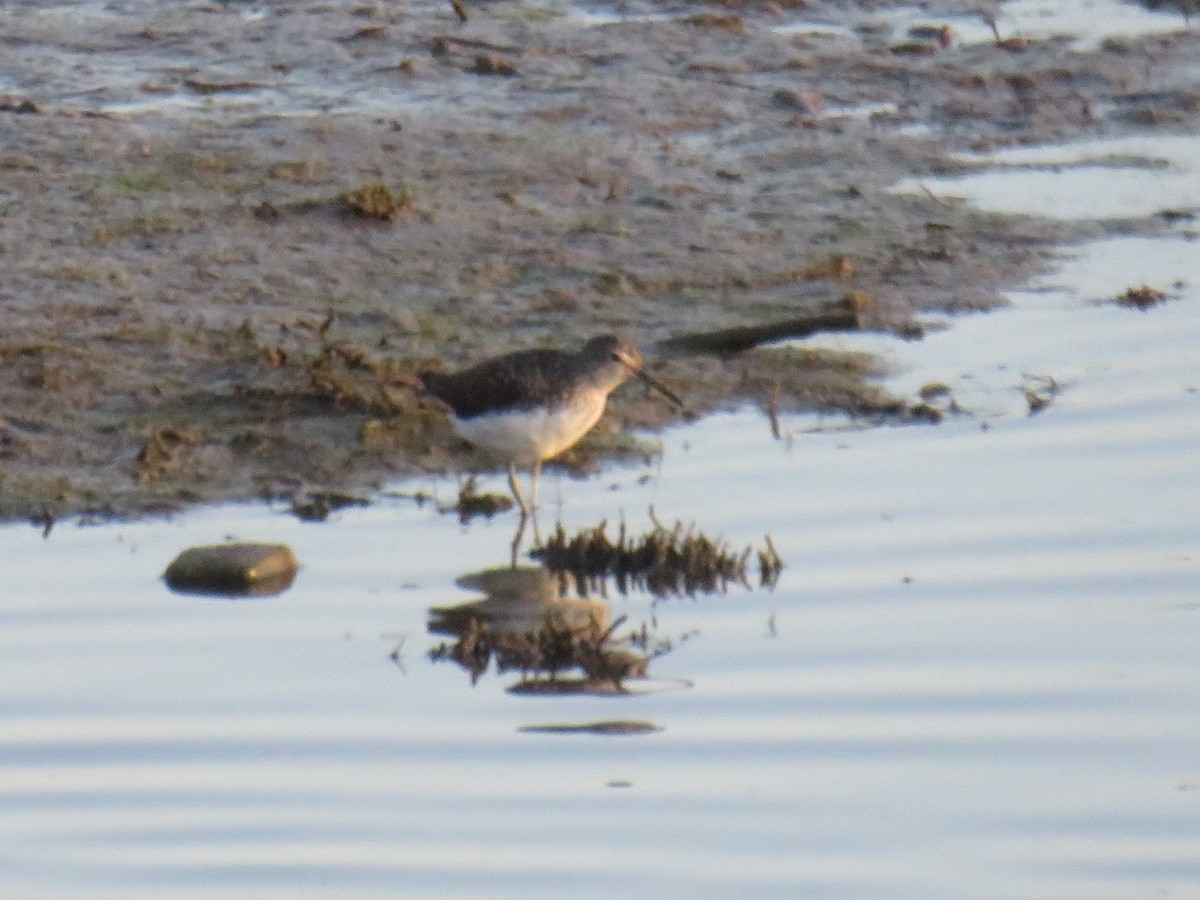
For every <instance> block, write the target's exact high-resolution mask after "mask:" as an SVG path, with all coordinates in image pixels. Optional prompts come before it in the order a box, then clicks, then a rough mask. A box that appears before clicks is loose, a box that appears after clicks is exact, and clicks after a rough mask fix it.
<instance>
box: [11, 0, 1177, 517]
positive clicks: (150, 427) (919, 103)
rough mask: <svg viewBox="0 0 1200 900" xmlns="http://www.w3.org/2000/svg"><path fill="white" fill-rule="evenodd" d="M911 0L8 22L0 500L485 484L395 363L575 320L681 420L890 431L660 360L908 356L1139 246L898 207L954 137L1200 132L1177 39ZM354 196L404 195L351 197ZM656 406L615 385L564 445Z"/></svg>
mask: <svg viewBox="0 0 1200 900" xmlns="http://www.w3.org/2000/svg"><path fill="white" fill-rule="evenodd" d="M900 6H901V4H889V3H883V2H873V3H864V4H861V5H858V6H853V5H852V6H849V7H847V5H846V4H836V5H835V4H832V3H827V4H823V3H808V4H805V5H803V6H802V7H787V8H783V9H781V8H779V7H778V6H775V5H768V4H744V5H737V6H734V7H722V6H708V5H701V4H679V5H678V6H675V7H671V11H672V12H673V13H676V15H672V16H667V17H657V18H653V19H650V20H643V19H637V18H636V17H635V18H633V19H626V20H624V21H620V20H617V21H613V22H610V23H607V24H594V23H590V22H587V21H584V20H581V19H580V18H578V17H577V16H575V15H574V14H573V11H572V8H571V7H569V6H566V5H550V6H537V5H533V4H528V3H526V4H521V3H509V2H487V3H477V4H470V3H468V4H467V5H466V7H465V9H466V11H467V12H468V14H469V21H468V22H467V23H465V24H463V23H460V22H459V20H458V18H457V17H456V15H455V13H454V9H453V8H452V7H451V5H450V4H449V3H441V2H437V3H434V2H430V3H412V4H406V5H404V6H403V8H395V9H393V8H391V7H388V6H385V5H384V4H339V3H300V4H288V5H287V6H286V7H284V6H283V5H280V6H279V7H278V8H276V7H274V6H272V5H264V6H261V7H254V8H244V7H240V6H237V5H233V4H231V5H229V6H221V5H209V4H193V5H188V6H185V7H182V8H174V9H172V10H169V11H168V10H166V9H164V10H163V11H162V12H160V13H151V14H147V13H146V12H145V10H144V7H143V5H137V4H127V5H126V6H122V5H120V4H108V5H105V6H103V7H100V6H99V5H95V6H93V5H91V4H79V11H77V13H78V14H68V12H65V11H64V10H65V7H61V6H60V7H56V8H55V10H50V11H38V10H36V9H26V8H15V7H11V6H7V7H4V8H0V25H2V26H3V28H2V33H3V35H4V39H3V40H4V44H5V51H6V52H5V54H4V61H3V62H0V134H2V135H3V149H2V152H0V173H2V175H3V181H2V189H0V210H2V212H3V216H2V218H0V258H2V259H3V263H4V272H5V278H4V279H3V280H2V281H0V322H2V323H3V325H4V329H3V336H2V337H0V518H2V519H5V520H15V519H22V518H25V519H29V518H33V519H37V520H39V521H48V520H51V519H57V518H61V517H63V516H69V515H74V514H88V515H94V516H102V517H110V516H131V515H139V514H144V513H148V512H153V511H164V510H172V509H177V508H180V507H181V506H184V505H186V504H189V503H194V502H206V501H213V500H222V499H245V498H250V497H254V496H261V495H262V494H264V493H269V494H276V495H278V494H282V495H291V494H293V493H295V492H297V491H300V490H302V489H305V488H321V489H326V488H338V489H349V490H361V489H368V488H370V487H372V486H379V485H382V484H384V483H386V482H388V481H390V480H393V479H396V478H399V477H404V476H407V475H415V474H418V473H422V472H443V471H458V470H463V469H470V468H475V467H484V468H486V467H487V464H488V463H487V461H486V460H484V459H482V458H478V457H476V456H475V455H474V454H473V453H472V452H471V451H469V449H467V448H465V447H464V446H463V445H462V444H461V443H460V442H459V441H457V440H456V439H455V438H454V437H453V435H452V433H451V432H450V430H449V427H448V425H447V423H446V421H445V418H444V416H443V415H442V413H441V411H440V410H439V409H438V408H437V407H436V405H434V404H432V403H430V402H429V401H426V400H423V399H421V398H420V397H419V396H417V395H416V394H414V393H413V391H412V389H411V373H412V372H413V371H415V370H416V369H418V368H420V367H422V366H426V365H430V364H433V365H448V366H454V365H458V364H460V363H463V362H465V361H469V360H472V359H476V358H478V357H480V356H482V355H487V354H489V353H494V352H498V351H501V350H504V349H510V348H513V347H518V346H531V345H537V344H553V345H558V346H571V345H575V344H577V343H580V342H581V341H582V340H583V339H585V338H586V337H587V336H589V335H591V334H594V333H596V332H599V331H620V332H622V333H624V334H626V335H627V336H629V337H630V338H632V339H633V340H635V341H636V342H637V343H639V344H640V345H642V346H643V347H646V348H648V349H650V350H653V349H654V348H660V351H661V352H660V353H659V354H658V355H659V357H660V359H659V374H660V376H661V377H663V378H664V379H665V380H667V381H668V382H670V383H672V384H673V385H676V386H677V387H678V388H679V390H680V392H681V393H684V394H685V396H686V398H687V400H688V402H689V404H690V405H691V406H693V407H694V408H695V409H697V410H698V411H708V410H714V409H719V408H726V407H730V406H736V405H741V404H743V403H746V402H753V403H758V404H760V405H763V406H767V405H776V406H779V407H781V408H784V409H828V410H846V411H848V412H851V413H853V414H857V415H863V416H873V417H903V416H904V415H905V414H906V412H907V411H908V410H910V409H911V407H912V403H913V400H914V398H894V397H888V396H886V395H885V394H884V393H883V392H882V391H881V390H880V388H879V387H878V385H877V384H876V383H875V382H874V381H873V380H872V378H873V376H874V375H877V374H878V371H879V369H878V363H877V361H874V360H871V359H869V358H863V357H861V356H856V355H850V354H845V355H842V354H834V353H800V352H786V351H778V350H774V351H773V350H765V349H757V350H754V349H752V350H745V351H742V352H739V353H736V354H726V355H714V354H712V353H681V352H667V351H668V349H669V348H671V347H672V346H675V345H674V344H672V339H675V338H678V336H679V335H680V334H681V333H684V332H704V331H710V330H718V329H744V328H758V327H762V326H767V325H770V324H771V323H773V322H780V321H784V320H795V319H802V318H804V317H805V316H807V315H810V314H812V315H815V314H817V313H818V312H819V311H820V310H822V309H825V308H827V307H828V306H829V305H830V304H831V303H833V304H836V303H837V302H839V301H841V300H842V298H846V297H849V296H853V297H856V298H858V300H859V301H860V302H861V305H862V309H863V316H862V319H863V326H864V327H869V328H876V329H883V330H890V331H895V332H896V333H897V334H898V336H899V335H901V334H904V335H909V326H910V325H911V322H912V320H913V318H914V316H917V315H918V314H922V313H924V314H929V313H933V312H936V311H946V312H951V313H952V312H957V311H963V310H969V309H984V308H988V307H990V306H993V305H995V304H997V303H999V302H1001V292H1002V291H1003V290H1004V289H1006V288H1012V287H1015V286H1018V285H1019V284H1021V283H1022V282H1023V281H1025V280H1027V279H1028V278H1029V277H1030V276H1031V275H1033V274H1034V273H1036V272H1038V271H1043V270H1045V269H1046V268H1047V267H1048V266H1050V265H1052V263H1053V259H1054V257H1055V254H1056V253H1058V252H1059V249H1060V248H1061V247H1062V246H1064V245H1069V244H1071V243H1074V242H1078V241H1082V240H1085V239H1088V238H1091V237H1095V236H1098V235H1103V234H1112V233H1123V232H1148V231H1153V230H1155V229H1156V228H1161V227H1163V221H1162V220H1161V219H1160V218H1155V217H1151V218H1150V219H1147V220H1141V221H1119V222H1091V223H1074V222H1072V223H1063V222H1057V221H1046V220H1038V219H1032V218H1026V217H1003V216H996V215H991V214H984V213H980V212H976V211H973V210H971V209H968V208H966V207H965V206H964V205H962V204H959V203H954V202H948V201H945V200H939V199H936V198H933V197H931V196H925V195H922V194H897V193H894V192H893V191H892V190H891V188H892V186H894V185H895V184H896V183H897V182H899V181H900V180H901V179H903V178H907V177H918V178H919V177H920V176H923V175H932V174H946V173H948V172H955V171H965V170H967V169H968V168H969V167H970V166H971V163H970V162H968V161H964V159H963V158H962V157H961V156H959V155H956V154H960V153H962V152H967V151H973V150H975V151H978V150H988V149H995V148H1000V147H1005V146H1015V145H1020V144H1024V143H1033V142H1046V141H1063V140H1070V139H1074V138H1080V137H1086V136H1109V135H1115V134H1123V133H1131V132H1139V133H1147V132H1149V133H1153V132H1154V131H1155V130H1156V129H1158V130H1162V131H1167V130H1195V128H1196V127H1197V124H1198V120H1200V74H1198V73H1197V70H1196V68H1195V64H1194V60H1195V59H1196V58H1197V49H1198V48H1200V34H1197V32H1196V31H1195V30H1187V29H1186V28H1184V23H1183V20H1182V19H1178V24H1179V29H1178V30H1174V31H1170V32H1165V33H1162V34H1156V35H1150V36H1143V37H1124V38H1123V37H1113V38H1110V39H1109V40H1107V41H1105V42H1102V43H1101V44H1100V45H1099V46H1097V47H1095V48H1092V49H1081V48H1079V47H1077V46H1075V45H1074V44H1073V43H1072V42H1071V41H1070V40H1069V39H1066V38H1061V39H1059V38H1048V39H1037V40H1029V41H1024V40H1021V41H1014V40H1011V39H1007V40H1002V41H1000V42H996V41H990V42H975V43H968V42H964V41H961V40H958V39H956V38H955V37H954V36H953V35H949V36H946V35H942V34H939V32H937V31H936V30H933V31H912V30H910V28H909V24H917V25H921V24H923V25H934V26H937V25H939V24H940V23H942V22H943V21H944V20H945V17H946V16H949V15H950V14H951V13H952V12H954V6H953V5H944V6H943V7H942V8H941V12H940V13H939V11H938V7H936V6H933V7H931V8H930V9H928V10H926V12H924V13H923V14H922V16H921V19H920V22H916V23H905V24H904V25H896V24H891V25H888V24H886V23H887V22H889V21H890V20H888V19H886V17H885V16H884V13H886V12H888V11H889V10H891V9H893V8H899V7H900ZM835 7H836V8H835ZM663 9H664V8H663V6H662V5H661V4H649V3H647V4H644V6H639V5H638V4H624V5H623V6H622V10H623V12H624V14H625V15H626V16H631V15H632V16H636V14H638V13H639V12H644V13H650V12H654V13H656V14H658V13H662V12H663ZM1163 15H1164V16H1169V15H1170V14H1169V13H1163ZM872 16H880V17H881V18H880V20H879V22H883V23H885V24H879V22H875V20H874V19H872ZM799 19H803V20H805V21H807V20H809V19H812V20H820V21H822V22H825V23H832V24H833V25H834V26H838V27H832V26H831V27H830V28H828V29H827V30H820V31H804V30H799V31H793V30H787V29H785V28H784V27H783V26H785V25H787V24H788V23H789V22H793V21H795V20H799ZM873 22H874V23H875V24H872V23H873ZM998 22H999V23H1000V24H1002V23H1003V17H1002V15H1001V17H1000V19H999V20H998ZM377 186H382V187H384V188H386V192H387V193H386V196H387V197H390V198H391V201H392V203H391V205H387V204H385V206H384V208H382V209H374V208H368V209H364V208H363V206H362V204H358V205H355V204H354V203H352V202H348V199H347V198H350V197H352V196H354V195H355V192H359V191H362V190H363V189H364V188H367V189H371V190H375V189H377ZM1128 287H1129V285H1125V284H1118V285H1113V292H1114V295H1115V294H1118V293H1120V292H1121V291H1123V290H1125V289H1127V288H1128ZM909 336H911V335H909ZM898 339H899V337H898ZM672 415H674V413H673V411H672V410H670V409H669V408H667V407H665V406H662V405H660V404H658V403H656V402H655V401H654V400H653V399H652V398H648V397H645V396H643V395H641V394H640V393H639V392H638V391H636V390H625V391H622V392H620V393H619V394H618V395H617V397H616V398H614V403H613V407H612V414H611V415H610V416H609V417H607V420H606V425H605V427H604V428H603V429H601V430H600V433H599V434H598V435H596V436H595V438H594V439H591V440H589V441H588V442H587V444H586V445H585V446H584V447H583V448H582V449H581V450H580V451H579V452H577V453H576V454H574V456H573V457H572V458H571V459H569V460H568V461H567V462H568V464H571V465H574V466H576V467H586V466H587V465H588V464H589V461H591V460H594V459H595V458H596V457H597V456H604V455H608V454H611V453H622V452H624V453H631V452H632V453H638V452H642V451H641V449H640V447H639V446H638V445H636V444H633V445H631V443H630V442H629V441H627V440H624V439H622V438H621V436H620V434H619V431H618V429H619V428H620V427H621V426H623V425H636V426H642V427H647V428H654V427H658V426H661V425H665V424H669V423H670V421H671V416H672Z"/></svg>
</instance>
